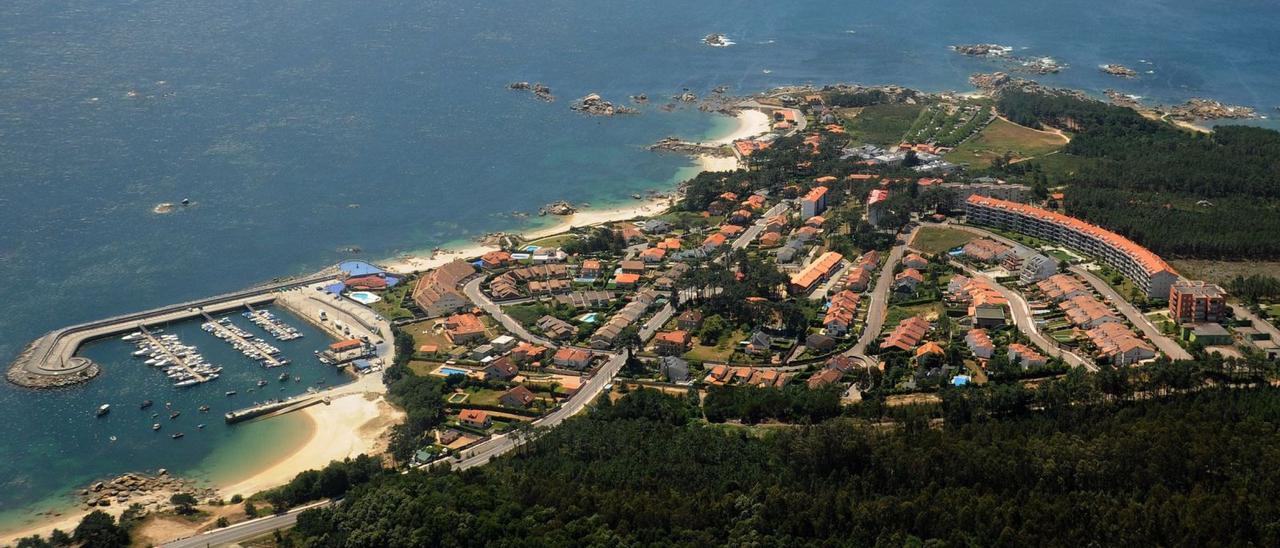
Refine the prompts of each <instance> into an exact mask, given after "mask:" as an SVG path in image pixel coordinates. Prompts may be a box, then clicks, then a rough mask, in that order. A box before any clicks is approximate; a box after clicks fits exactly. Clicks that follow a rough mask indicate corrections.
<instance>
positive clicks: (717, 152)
mask: <svg viewBox="0 0 1280 548" xmlns="http://www.w3.org/2000/svg"><path fill="white" fill-rule="evenodd" d="M649 150H654V151H662V152H675V153H678V154H690V155H701V154H706V155H709V156H716V157H721V158H727V157H730V156H733V151H732V150H730V149H729V147H727V146H716V145H707V144H702V143H691V142H689V141H685V140H683V139H680V138H678V137H664V138H662V139H659V140H658V142H656V143H654V144H652V145H649Z"/></svg>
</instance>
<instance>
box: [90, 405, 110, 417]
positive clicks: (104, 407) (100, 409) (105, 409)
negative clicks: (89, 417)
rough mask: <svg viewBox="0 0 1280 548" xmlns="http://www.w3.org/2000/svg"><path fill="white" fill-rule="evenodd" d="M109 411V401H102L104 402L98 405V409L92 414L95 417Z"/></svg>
mask: <svg viewBox="0 0 1280 548" xmlns="http://www.w3.org/2000/svg"><path fill="white" fill-rule="evenodd" d="M110 412H111V404H109V403H104V404H102V405H101V406H100V407H98V410H97V411H95V412H94V416H95V417H101V416H103V415H106V414H107V413H110Z"/></svg>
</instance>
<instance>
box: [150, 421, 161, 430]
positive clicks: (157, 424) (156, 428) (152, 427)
mask: <svg viewBox="0 0 1280 548" xmlns="http://www.w3.org/2000/svg"><path fill="white" fill-rule="evenodd" d="M151 429H152V430H159V429H160V423H158V422H157V423H155V424H153V425H151Z"/></svg>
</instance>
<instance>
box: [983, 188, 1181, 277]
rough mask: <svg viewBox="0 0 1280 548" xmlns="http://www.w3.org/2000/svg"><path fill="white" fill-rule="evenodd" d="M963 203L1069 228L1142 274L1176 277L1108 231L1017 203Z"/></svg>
mask: <svg viewBox="0 0 1280 548" xmlns="http://www.w3.org/2000/svg"><path fill="white" fill-rule="evenodd" d="M966 201H967V202H968V203H970V204H976V205H981V206H986V207H991V208H996V209H1004V210H1007V211H1012V212H1014V213H1017V214H1019V215H1023V216H1027V217H1034V218H1037V219H1041V220H1043V221H1046V222H1049V223H1053V224H1056V225H1059V226H1063V227H1066V228H1070V229H1072V230H1075V231H1076V232H1080V233H1083V234H1087V235H1089V236H1092V237H1093V238H1096V239H1098V240H1101V241H1102V242H1104V243H1106V244H1107V245H1109V246H1111V247H1112V248H1114V249H1116V250H1117V251H1119V252H1121V253H1124V254H1125V255H1128V256H1129V257H1130V258H1132V259H1133V260H1134V261H1135V262H1137V263H1138V265H1140V266H1141V267H1142V268H1143V269H1144V270H1146V271H1147V274H1148V275H1151V274H1156V273H1159V272H1170V273H1175V274H1176V273H1177V271H1175V270H1174V269H1173V267H1171V266H1169V263H1166V262H1164V259H1161V258H1160V256H1159V255H1156V254H1155V253H1152V252H1151V251H1149V250H1148V249H1147V248H1145V247H1142V246H1140V245H1138V244H1136V243H1134V242H1133V241H1132V240H1130V239H1128V238H1125V237H1124V236H1121V235H1119V234H1116V233H1114V232H1111V231H1110V230H1107V229H1105V228H1102V227H1100V226H1097V225H1094V224H1090V223H1086V222H1084V221H1081V220H1080V219H1077V218H1075V217H1068V216H1066V215H1063V214H1061V213H1054V212H1052V211H1048V210H1044V209H1040V208H1038V207H1034V206H1029V205H1027V204H1020V203H1018V202H1010V201H1007V200H1000V199H997V198H988V197H986V196H979V195H977V194H974V195H972V196H969V199H968V200H966Z"/></svg>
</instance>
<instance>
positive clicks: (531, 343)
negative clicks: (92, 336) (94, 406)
mask: <svg viewBox="0 0 1280 548" xmlns="http://www.w3.org/2000/svg"><path fill="white" fill-rule="evenodd" d="M966 54H971V55H977V54H979V53H966ZM982 54H983V55H997V53H994V52H988V53H982ZM513 89H520V90H532V91H533V92H534V93H537V94H539V95H538V96H539V97H540V98H544V100H550V98H549V97H550V95H549V94H550V91H549V89H546V88H545V86H541V85H540V84H538V85H528V84H520V85H513ZM585 105H586V106H585V107H584V108H590V109H601V108H613V105H612V104H607V102H602V100H600V99H599V97H598V96H596V97H588V101H586V102H585ZM733 113H734V114H735V115H737V116H738V117H739V118H740V119H742V120H753V127H752V128H751V130H750V131H749V135H739V136H736V138H734V139H731V140H729V141H728V142H719V143H690V142H684V141H681V140H678V139H671V140H664V141H663V142H660V143H659V144H658V145H655V148H657V149H660V150H667V151H674V152H678V153H690V154H707V155H710V156H713V157H716V158H720V159H721V160H725V159H728V160H729V161H731V162H732V163H733V164H734V165H736V166H737V168H738V169H737V170H733V171H706V172H703V173H701V174H700V175H698V176H697V177H695V178H694V179H692V180H690V181H688V182H686V183H685V184H684V185H682V187H681V188H680V189H679V190H678V192H676V193H675V194H674V195H673V196H670V197H668V196H665V195H664V196H663V202H662V205H663V207H662V208H659V209H658V210H655V211H654V212H653V213H652V214H645V215H638V216H637V215H631V216H628V217H627V218H613V219H608V220H604V221H602V222H596V223H590V224H586V225H582V226H572V227H570V228H568V229H567V230H561V231H555V232H551V233H547V234H543V235H539V236H538V237H532V238H522V237H515V236H510V235H504V237H503V238H501V239H498V240H494V242H496V243H498V245H487V246H484V248H483V249H476V250H468V251H465V252H462V253H457V254H454V255H452V256H448V255H443V254H442V256H441V257H438V258H433V260H432V261H430V262H429V263H423V262H414V261H401V262H397V261H388V262H387V263H386V264H381V265H375V264H372V263H368V262H364V261H349V262H347V263H343V264H342V265H339V267H338V268H336V269H332V270H330V271H327V272H325V273H323V275H320V276H317V277H314V278H308V279H306V280H304V281H303V282H304V283H301V284H300V285H297V286H290V287H287V288H285V287H282V288H277V289H276V291H277V292H279V293H281V294H283V295H285V296H284V297H274V295H273V298H279V299H284V302H285V304H289V303H293V304H291V305H289V308H290V309H291V310H293V311H294V312H295V313H297V314H298V315H300V316H301V317H304V318H305V319H307V320H308V321H313V322H316V323H318V324H324V325H326V326H327V328H326V331H327V332H328V334H329V335H330V336H332V337H334V339H335V341H334V342H333V343H332V344H330V345H329V346H328V348H327V350H326V351H325V352H323V353H320V354H318V358H317V359H321V360H323V361H324V362H325V363H328V364H331V365H333V366H335V367H343V368H348V369H349V370H350V371H351V372H352V374H353V375H354V376H356V377H357V378H365V379H367V380H366V381H364V383H365V384H363V385H362V386H361V387H359V388H358V389H344V388H342V387H338V388H334V389H330V391H326V392H320V393H316V394H313V395H311V396H310V397H308V398H304V399H306V400H307V401H306V402H305V403H306V405H327V404H329V403H330V401H329V399H328V398H330V397H341V396H343V395H349V394H359V393H364V392H365V391H370V392H380V391H385V388H382V387H381V384H382V379H381V378H380V376H381V375H382V374H383V371H384V370H385V369H387V368H389V367H391V366H392V364H400V365H403V367H404V368H405V369H406V370H407V371H408V372H409V373H408V374H410V375H413V376H416V377H420V378H425V379H432V380H433V381H436V382H440V383H443V386H444V390H445V395H444V402H443V409H444V416H443V418H442V420H440V421H439V423H438V424H436V425H434V426H432V427H431V428H430V429H429V430H427V431H425V432H423V433H422V434H421V435H420V436H419V437H417V438H415V439H413V440H411V441H412V443H413V447H412V452H411V456H410V457H409V458H407V459H400V460H398V461H397V462H395V464H396V465H399V466H404V467H410V468H426V467H437V466H447V467H451V468H454V469H466V468H469V467H472V466H479V465H482V464H484V463H486V462H488V461H489V459H491V458H493V457H496V456H498V455H500V454H502V453H503V452H506V451H508V450H511V449H512V448H514V447H517V446H518V445H519V444H520V443H521V440H523V439H527V438H529V437H531V436H533V435H534V434H533V433H534V432H535V431H536V430H537V429H539V428H550V427H553V426H555V425H556V424H558V423H559V422H560V421H562V420H564V419H565V418H567V417H569V416H571V415H573V414H574V413H576V412H578V411H580V410H581V409H583V408H584V407H585V406H586V405H588V404H590V403H593V402H596V403H598V402H600V401H602V400H614V399H617V398H619V397H621V396H622V395H623V394H626V393H628V392H631V391H635V390H639V389H655V390H660V391H663V392H666V393H672V394H681V395H688V396H689V397H691V398H693V399H694V400H696V401H700V402H704V403H705V409H704V412H705V418H706V419H707V420H710V421H713V422H731V423H735V424H756V423H760V422H777V423H790V422H804V421H805V420H807V419H802V418H800V416H797V415H794V414H791V413H793V412H789V411H784V410H780V409H778V407H779V406H781V407H786V406H787V405H791V406H792V407H795V408H800V407H802V403H800V402H804V401H807V400H806V398H810V397H816V396H814V395H820V397H825V398H829V400H824V401H830V402H832V404H833V405H834V406H835V412H837V413H838V412H839V407H840V406H844V405H850V404H855V403H858V402H861V401H863V399H864V398H867V397H875V398H880V399H882V401H883V403H884V404H885V405H887V406H909V405H915V404H919V403H922V402H925V403H927V402H935V403H936V402H938V401H940V400H939V397H938V393H939V391H941V390H944V389H947V388H950V387H962V386H966V385H971V384H972V385H983V384H986V383H989V382H994V381H997V380H998V381H1001V382H1025V383H1028V384H1030V385H1034V383H1037V382H1040V381H1042V380H1044V379H1049V378H1055V377H1061V376H1063V375H1066V374H1068V372H1069V371H1071V370H1072V369H1074V368H1082V369H1084V370H1089V371H1097V370H1099V369H1107V368H1115V367H1123V368H1143V367H1145V366H1147V365H1149V364H1152V363H1155V362H1157V361H1162V360H1186V359H1191V358H1192V356H1193V354H1194V355H1203V354H1204V353H1216V354H1218V355H1220V356H1224V357H1242V356H1245V355H1263V356H1266V357H1267V358H1269V359H1274V358H1276V357H1277V355H1280V347H1278V346H1277V341H1278V340H1280V333H1278V332H1277V331H1276V328H1275V326H1274V323H1272V321H1268V320H1267V319H1265V318H1260V317H1257V316H1255V315H1254V314H1253V313H1252V312H1250V311H1249V310H1247V309H1246V308H1244V307H1243V306H1242V305H1241V304H1239V303H1238V302H1236V301H1235V300H1234V299H1232V298H1231V296H1230V295H1228V294H1227V292H1226V291H1225V290H1224V289H1223V288H1222V287H1220V286H1218V285H1215V284H1213V283H1209V282H1205V281H1202V280H1196V279H1189V278H1187V277H1185V276H1183V275H1181V274H1180V273H1179V272H1178V271H1177V270H1175V269H1174V268H1173V267H1172V266H1170V264H1169V263H1167V262H1166V261H1165V260H1164V259H1162V258H1161V257H1160V256H1158V255H1156V254H1155V253H1152V252H1151V251H1149V250H1147V249H1146V248H1144V247H1142V246H1140V245H1139V244H1137V243H1135V242H1133V241H1131V240H1129V239H1128V238H1126V237H1124V236H1122V235H1120V234H1117V233H1115V232H1111V231H1109V230H1107V229H1105V228H1103V227H1100V226H1096V225H1094V224H1091V223H1088V222H1086V221H1083V220H1080V219H1076V218H1074V217H1071V216H1069V215H1067V214H1066V213H1065V208H1064V203H1065V201H1066V200H1069V199H1070V193H1069V190H1065V189H1060V188H1054V189H1049V188H1045V187H1043V185H1039V184H1025V183H1013V182H1006V181H1005V180H1001V179H999V178H994V177H990V176H975V175H971V174H970V173H971V171H973V170H974V168H975V167H982V168H985V167H989V166H991V165H1002V164H1009V163H1016V162H1019V161H1022V160H1027V159H1032V158H1036V157H1043V156H1045V155H1051V154H1053V153H1054V152H1056V150H1057V149H1058V148H1060V147H1061V146H1062V145H1063V144H1064V143H1065V142H1066V141H1067V140H1068V137H1067V136H1065V135H1063V134H1062V133H1061V132H1053V131H1049V130H1045V129H1039V128H1028V127H1023V126H1020V125H1017V124H1014V123H1012V122H1010V121H1009V120H1007V119H1005V118H1004V117H1002V116H1001V115H1000V114H999V113H997V112H996V109H995V108H994V105H993V103H992V101H991V100H990V99H989V98H985V97H981V96H963V95H955V94H941V95H927V94H922V93H918V92H915V91H912V90H908V89H905V88H898V87H892V86H890V87H860V86H832V87H827V88H786V89H780V90H774V91H773V92H770V93H767V94H762V95H760V96H756V97H752V98H750V99H745V100H742V101H740V102H739V103H737V105H736V106H735V107H734V111H733ZM874 117H880V119H879V120H877V121H875V123H872V122H871V121H869V120H871V119H872V118H874ZM562 205H563V206H564V207H566V208H568V209H567V210H566V211H561V212H557V213H556V214H557V215H559V214H564V215H566V216H572V215H574V214H575V213H576V211H575V210H574V209H573V208H572V206H570V205H568V204H562ZM570 218H572V217H570ZM316 303H322V304H319V305H317V304H316ZM245 315H246V317H252V318H254V322H255V323H259V324H260V325H262V326H264V327H265V328H269V329H273V330H276V331H279V332H280V333H279V334H278V335H277V337H287V336H289V331H288V330H287V329H286V328H285V327H287V326H285V327H281V325H283V324H282V322H280V321H278V320H276V319H275V318H273V317H269V316H264V315H261V314H259V313H254V314H249V313H247V312H246V314H245ZM340 318H341V319H340ZM343 322H345V323H343ZM206 327H207V331H213V332H217V333H218V335H219V338H222V339H224V340H227V341H228V342H230V343H232V344H235V345H237V346H236V347H237V349H241V351H243V352H245V353H247V354H252V355H253V356H255V359H261V361H262V362H263V364H264V367H270V366H273V365H274V362H273V361H272V360H275V358H273V357H272V356H273V353H272V352H271V351H270V348H271V347H270V345H266V343H263V342H261V341H258V342H256V343H252V344H250V343H248V342H247V341H246V340H242V338H243V337H242V336H241V335H238V334H237V332H235V331H231V330H227V328H226V325H225V324H219V323H218V322H217V321H215V320H213V319H212V318H211V317H210V318H209V320H208V322H207V323H206ZM223 331H226V333H225V334H224V333H223ZM175 344H176V343H175ZM183 379H185V377H183ZM179 382H183V381H181V380H180V381H179ZM342 390H345V391H346V392H345V393H343V392H337V391H342ZM765 394H778V395H779V396H777V397H778V398H781V400H783V401H787V402H791V403H787V404H768V405H766V404H762V403H760V402H759V401H756V400H761V399H763V398H765V396H764V395H765ZM770 397H772V396H770ZM713 402H714V403H713ZM301 403H304V402H302V401H301V400H291V401H281V402H270V403H269V404H267V406H265V407H262V408H255V409H248V410H245V411H244V412H243V413H245V414H238V413H240V412H237V413H228V414H227V417H226V419H227V422H229V423H230V422H233V421H239V420H244V419H248V418H253V417H256V416H258V415H259V414H268V413H277V412H282V411H283V412H288V410H290V409H291V408H293V407H300V405H299V404H301ZM771 405H772V407H771ZM814 412H816V411H814ZM160 476H164V474H160ZM121 482H123V483H121ZM121 485H123V486H124V489H122V488H119V486H121ZM153 485H158V486H161V487H166V488H172V489H176V490H178V491H182V492H191V493H194V494H198V495H199V496H200V497H202V498H205V499H210V500H221V499H220V498H219V497H221V496H222V494H215V493H212V492H209V491H202V490H197V489H196V488H194V487H193V486H190V485H188V484H185V483H178V482H175V481H174V480H163V479H157V478H150V477H144V476H132V475H131V476H125V477H123V478H121V479H118V480H115V481H113V482H110V483H99V484H95V485H93V486H91V487H89V488H88V489H86V490H85V491H83V492H82V493H81V495H82V496H83V497H84V500H85V505H86V506H87V507H96V506H103V507H107V506H110V505H111V502H112V501H116V502H117V504H124V503H127V502H129V497H130V496H132V495H130V493H135V492H139V491H147V490H149V489H151V486H153ZM138 486H146V487H147V488H146V489H141V488H139V487H138ZM224 494H225V493H224ZM239 494H242V495H245V496H248V495H251V494H252V493H239ZM239 494H238V495H239ZM164 508H167V506H166V504H165V502H164V501H158V502H155V503H154V509H155V510H157V511H160V510H163V509H164Z"/></svg>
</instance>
